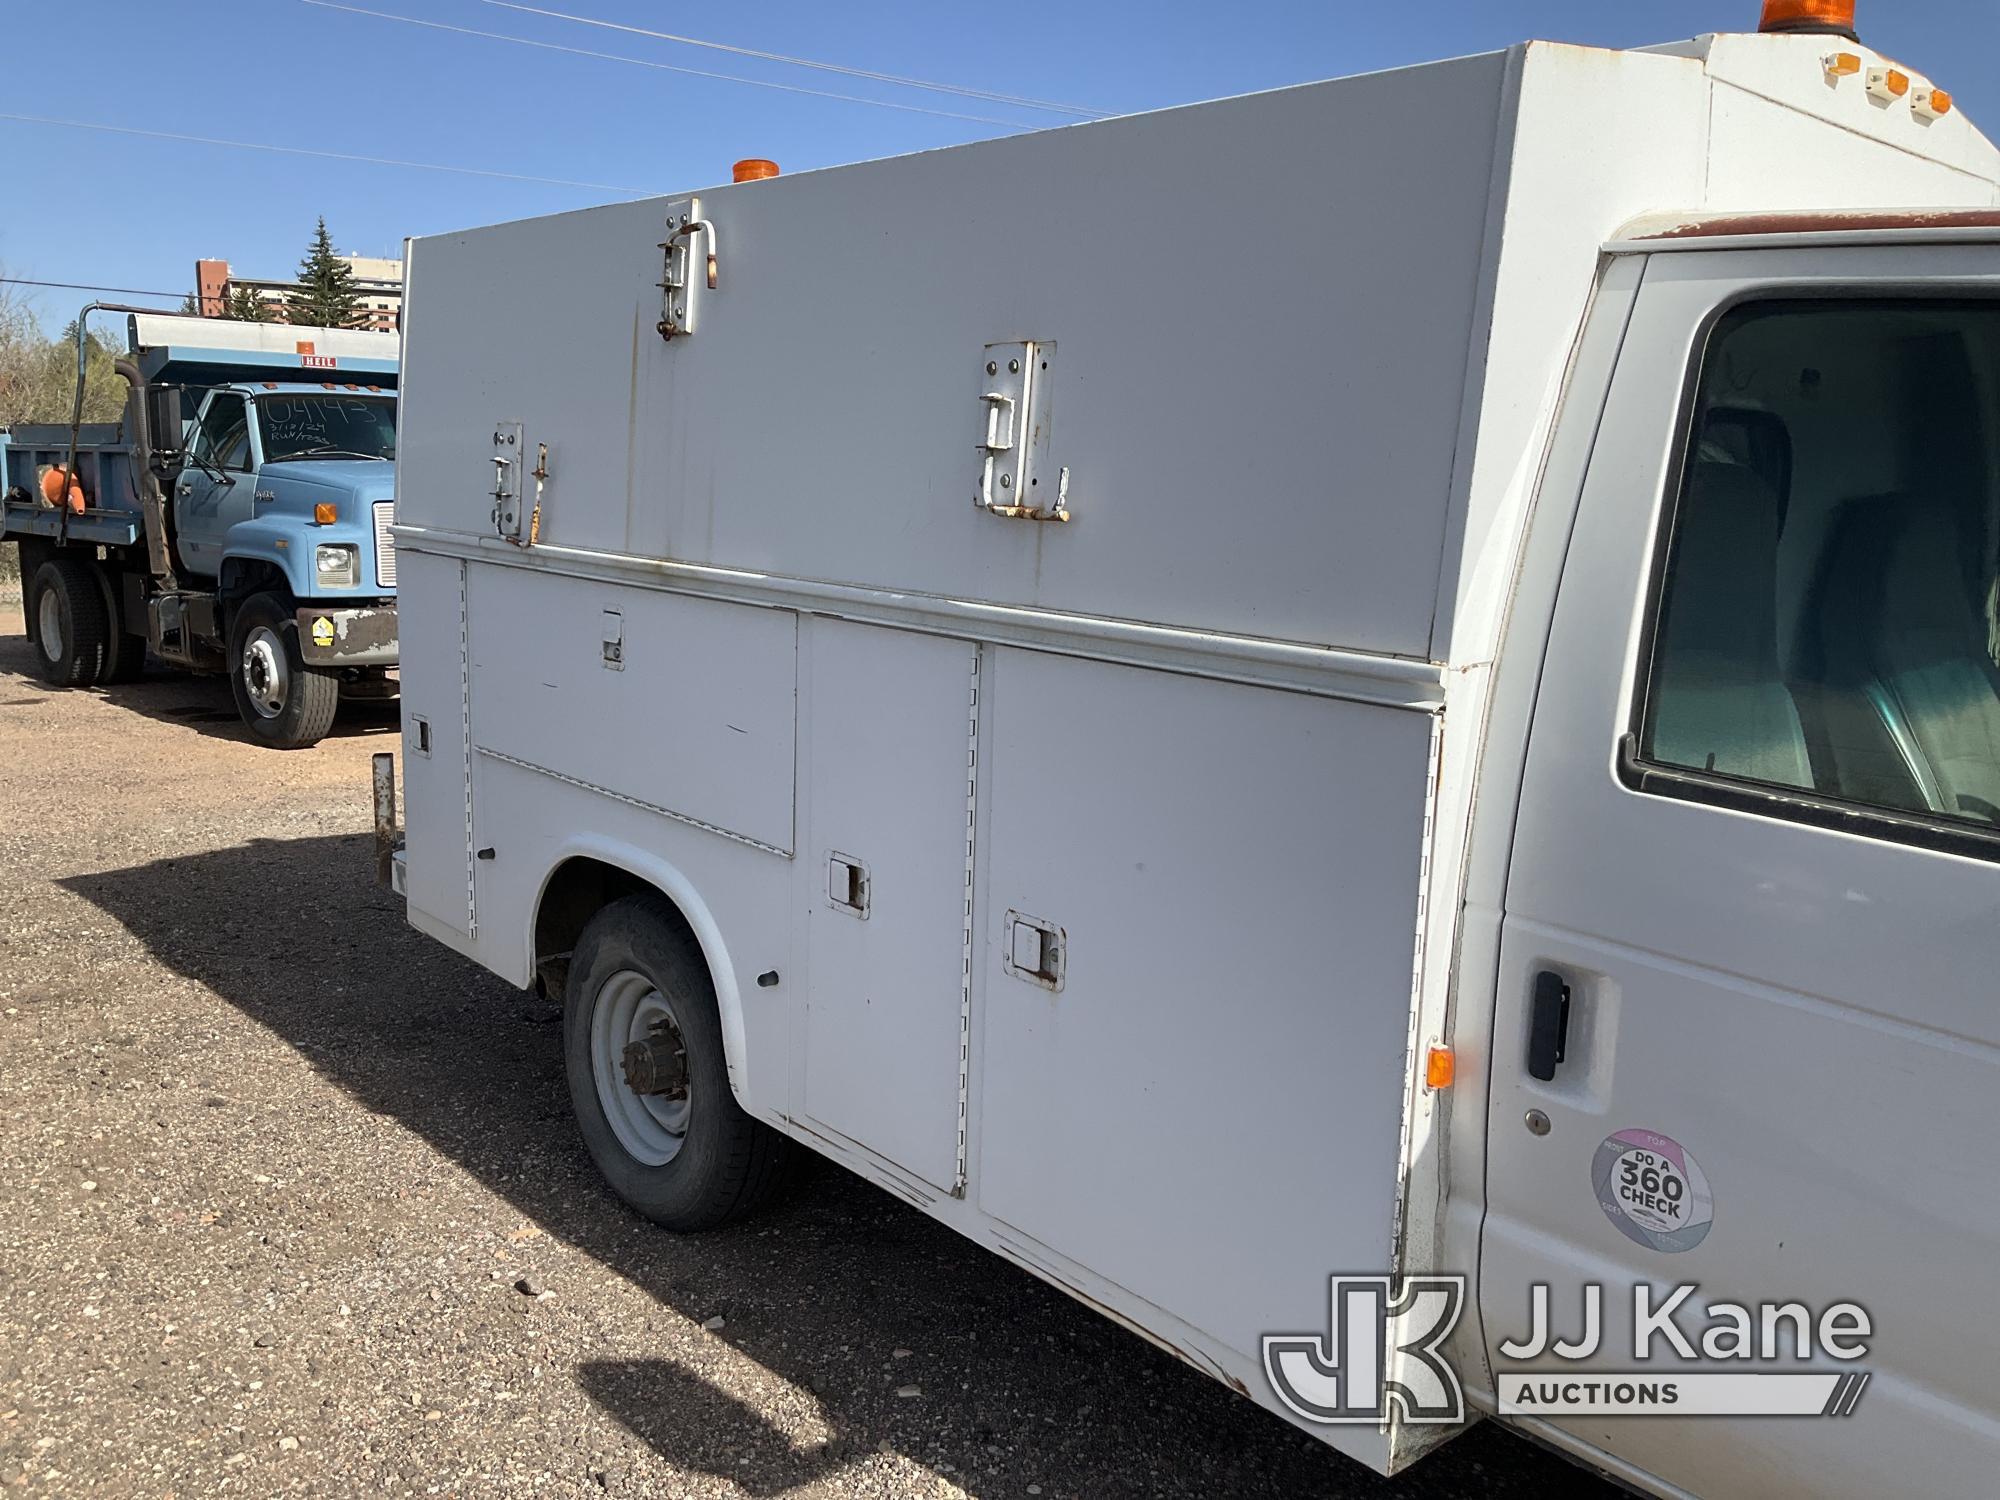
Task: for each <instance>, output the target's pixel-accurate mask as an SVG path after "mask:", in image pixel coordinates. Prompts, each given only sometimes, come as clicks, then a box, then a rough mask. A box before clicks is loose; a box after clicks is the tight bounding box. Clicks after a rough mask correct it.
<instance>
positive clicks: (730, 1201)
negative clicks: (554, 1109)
mask: <svg viewBox="0 0 2000 1500" xmlns="http://www.w3.org/2000/svg"><path fill="white" fill-rule="evenodd" d="M628 973H637V974H639V975H642V976H644V978H645V980H646V981H647V982H649V983H650V984H651V986H652V988H653V989H655V990H656V991H658V993H659V995H660V996H661V997H662V998H664V999H665V1000H666V1001H667V1002H668V1003H669V1004H670V1005H671V1006H672V1007H673V1011H674V1017H675V1020H676V1021H677V1022H678V1023H679V1039H680V1042H681V1045H682V1046H683V1047H684V1048H685V1051H686V1058H687V1062H686V1067H687V1123H686V1133H685V1135H684V1137H683V1138H682V1140H681V1144H680V1146H679V1149H678V1151H677V1153H676V1154H674V1155H673V1157H672V1158H671V1159H670V1160H668V1161H666V1162H664V1163H663V1164H660V1165H651V1164H649V1163H647V1162H645V1161H643V1160H641V1159H640V1158H639V1157H638V1156H636V1155H634V1154H633V1152H632V1151H630V1150H628V1149H627V1147H626V1146H625V1144H624V1143H623V1142H622V1141H621V1140H620V1138H619V1135H618V1131H617V1129H616V1128H614V1127H613V1125H612V1123H611V1121H610V1119H609V1118H608V1117H607V1116H606V1114H605V1111H604V1105H603V1102H602V1101H601V1099H600V1098H599V1094H598V1085H597V1074H596V1070H595V1068H594V1066H593V1063H592V1057H591V1051H592V1021H593V1018H594V1016H595V1014H596V1011H597V1008H598V1006H599V1005H600V1004H601V1003H603V1004H609V1003H612V1002H610V1001H608V1000H606V998H605V996H606V991H607V987H608V986H609V985H610V984H611V981H613V980H614V979H615V978H617V977H618V976H620V975H623V974H628ZM564 990H565V995H566V1003H565V1005H564V1010H563V1070H564V1072H565V1074H566V1075H567V1076H568V1079H569V1094H570V1103H571V1105H572V1107H573V1108H574V1109H575V1111H576V1120H577V1124H578V1126H579V1127H581V1129H582V1131H583V1139H584V1144H585V1145H586V1146H588V1147H589V1148H590V1155H591V1159H592V1160H593V1161H595V1162H596V1163H597V1169H598V1171H600V1172H602V1173H603V1174H604V1178H605V1180H606V1181H607V1182H609V1183H610V1184H611V1188H612V1190H613V1191H614V1192H616V1193H617V1194H618V1196H619V1197H621V1198H623V1199H624V1200H625V1201H626V1202H627V1203H629V1204H631V1205H632V1207H633V1208H635V1209H637V1210H638V1211H639V1212H640V1213H642V1214H644V1215H645V1216H646V1217H647V1218H649V1219H651V1220H652V1221H653V1222H654V1223H656V1224H661V1225H664V1226H665V1227H666V1228H668V1229H672V1230H676V1231H679V1232H682V1233H686V1232H690V1231H694V1230H701V1229H713V1228H716V1227H717V1226H718V1225H722V1224H727V1223H729V1222H730V1221H732V1220H734V1219H738V1218H741V1217H743V1216H744V1215H746V1214H748V1213H751V1212H752V1211H754V1210H755V1209H757V1208H759V1207H762V1206H763V1205H764V1204H765V1203H767V1202H769V1201H770V1200H771V1199H772V1198H774V1197H775V1196H776V1195H777V1194H778V1193H779V1192H780V1191H781V1190H782V1189H783V1188H784V1187H785V1186H787V1185H788V1184H789V1183H790V1181H791V1180H792V1178H793V1175H794V1173H793V1170H792V1168H793V1161H792V1158H793V1157H794V1155H795V1154H796V1151H797V1148H796V1147H795V1146H793V1144H792V1143H791V1142H790V1141H789V1140H787V1139H786V1138H785V1137H784V1136H782V1135H780V1134H779V1133H778V1132H777V1131H775V1130H772V1129H771V1128H770V1127H769V1126H768V1125H765V1124H763V1123H762V1122H760V1121H757V1120H753V1119H751V1118H750V1116H749V1115H747V1114H745V1113H744V1112H743V1109H742V1107H741V1106H740V1105H738V1104H737V1102H736V1098H735V1096H734V1095H733V1094H731V1093H730V1091H729V1070H728V1066H727V1064H726V1062H725V1060H724V1057H723V1050H722V1018H721V1015H720V1013H719V1012H718V1011H717V1009H716V1004H715V986H714V983H713V982H712V981H711V980H710V978H709V972H708V964H707V963H706V961H705V960H704V959H703V958H702V956H701V951H700V949H699V948H698V947H697V946H696V945H695V944H694V942H693V941H692V939H691V938H690V937H689V936H688V933H687V930H686V928H685V927H684V926H683V925H682V924H681V923H680V922H679V921H678V920H676V918H675V916H674V914H673V913H672V912H671V910H670V909H669V908H668V907H667V905H666V903H665V902H664V901H663V900H662V899H661V898H659V897H657V896H652V895H638V896H626V897H624V898H622V899H621V900H618V901H614V902H612V903H611V904H610V905H609V906H607V907H605V908H604V909H603V910H602V911H600V912H599V913H598V914H597V915H596V916H594V917H592V918H591V920H590V923H589V925H588V926H586V927H585V928H584V930H583V936H582V937H580V938H579V939H578V940H577V945H576V952H575V953H574V955H573V956H572V957H571V960H570V968H569V979H568V983H567V984H566V985H565V986H564ZM626 1086H627V1085H625V1083H624V1081H623V1079H622V1078H620V1079H618V1080H616V1081H615V1083H614V1084H613V1087H617V1088H623V1087H626ZM635 1097H636V1096H635Z"/></svg>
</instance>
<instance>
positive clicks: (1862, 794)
mask: <svg viewBox="0 0 2000 1500" xmlns="http://www.w3.org/2000/svg"><path fill="white" fill-rule="evenodd" d="M1996 414H2000V303H1983V302H1966V301H1949V302H1947V301H1935V300H1907V301H1902V300H1898V301H1888V300H1871V301H1860V300H1850V301H1783V302H1776V301H1773V302H1752V303H1747V304H1744V305H1742V306H1739V307H1737V308H1736V309H1734V310H1732V311H1731V312H1729V313H1727V314H1725V315H1724V317H1723V318H1722V319H1721V320H1720V321H1719V322H1718V324H1717V325H1716V327H1715V329H1714V331H1713V333H1712V334H1711V336H1710V338H1709V340H1708V345H1707V349H1706V352H1705V354H1704V356H1703V360H1702V365H1701V371H1700V375H1699V380H1698V386H1697V394H1696V400H1695V404H1694V409H1693V413H1692V416H1691V419H1690V424H1689V434H1690V435H1689V438H1688V447H1687V451H1686V453H1685V454H1684V455H1683V465H1682V474H1681V486H1680V493H1679V496H1678V503H1677V504H1676V505H1675V506H1674V507H1672V511H1673V515H1672V520H1671V523H1670V531H1669V534H1668V550H1667V554H1666V562H1665V568H1664V572H1663V575H1662V583H1661V588H1660V596H1659V607H1658V611H1657V614H1656V617H1655V619H1654V621H1653V623H1652V630H1651V645H1652V649H1651V653H1650V662H1649V670H1648V673H1647V677H1646V680H1645V682H1644V684H1643V691H1642V692H1641V694H1640V699H1641V706H1640V717H1639V722H1638V725H1637V740H1636V757H1635V759H1636V763H1637V766H1638V768H1639V769H1640V771H1641V772H1642V774H1641V777H1640V784H1641V785H1642V787H1647V788H1648V789H1662V790H1670V791H1672V792H1674V794H1676V795H1693V796H1697V797H1699V796H1703V795H1705V794H1714V795H1715V796H1716V800H1722V801H1734V802H1736V803H1737V804H1738V805H1741V804H1742V802H1743V799H1744V798H1745V797H1746V796H1747V797H1749V798H1750V799H1751V801H1752V804H1753V805H1754V806H1755V807H1756V808H1757V810H1763V811H1768V812H1770V813H1772V814H1773V815H1776V816H1781V817H1796V818H1800V819H1802V820H1804V821H1822V822H1823V821H1833V822H1836V823H1840V824H1842V825H1843V826H1847V825H1851V824H1852V823H1853V822H1854V821H1855V815H1857V814H1858V815H1859V816H1860V818H1861V820H1862V821H1864V822H1865V821H1867V819H1868V818H1869V817H1870V816H1871V815H1872V816H1873V817H1874V818H1875V819H1876V820H1877V821H1879V822H1881V823H1882V824H1883V825H1884V827H1885V829H1887V830H1888V831H1889V833H1890V836H1894V830H1896V829H1899V828H1900V829H1908V828H1912V827H1918V828H1921V827H1924V826H1931V827H1935V828H1938V829H1944V830H1950V829H1954V828H1956V829H1983V830H1993V831H1996V832H2000V567H1996V558H2000V520H1997V518H2000V420H1996ZM1649 768H1657V769H1660V770H1664V771H1667V772H1669V773H1673V774H1672V775H1671V776H1670V778H1669V779H1668V783H1669V784H1664V785H1657V786H1656V785H1649V783H1648V781H1647V778H1646V777H1645V776H1644V774H1643V773H1644V771H1645V770H1647V769H1649ZM1731 794H1734V795H1733V796H1732V795H1731ZM1828 813H1833V814H1839V815H1840V816H1835V817H1831V818H1829V817H1827V816H1826V814H1828Z"/></svg>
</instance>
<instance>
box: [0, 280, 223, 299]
mask: <svg viewBox="0 0 2000 1500" xmlns="http://www.w3.org/2000/svg"><path fill="white" fill-rule="evenodd" d="M0 286H52V287H57V288H60V289H61V290H63V291H68V292H116V293H117V294H118V295H119V296H121V297H186V296H189V295H191V294H190V293H187V292H148V291H144V290H142V289H141V288H139V287H136V286H98V285H97V284H96V283H95V282H90V281H31V280H29V279H28V278H27V277H26V276H0Z"/></svg>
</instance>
